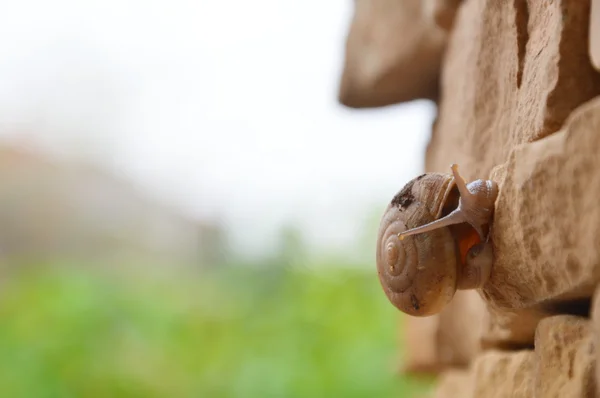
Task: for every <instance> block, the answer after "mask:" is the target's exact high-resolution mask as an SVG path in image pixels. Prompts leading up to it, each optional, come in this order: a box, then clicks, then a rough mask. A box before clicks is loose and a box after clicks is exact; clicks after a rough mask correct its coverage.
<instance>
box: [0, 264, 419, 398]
mask: <svg viewBox="0 0 600 398" xmlns="http://www.w3.org/2000/svg"><path fill="white" fill-rule="evenodd" d="M314 269H318V270H319V271H318V272H317V271H314ZM378 283H379V282H378V280H377V276H376V273H375V272H374V271H372V270H370V269H367V270H365V269H358V268H356V267H355V268H351V267H350V268H348V267H319V266H315V267H311V271H308V269H307V268H301V267H293V268H292V267H252V266H246V267H221V268H218V269H211V270H210V271H206V270H201V269H200V270H199V269H195V270H194V269H191V268H178V267H174V266H173V267H153V266H130V267H127V268H122V269H120V267H118V266H112V267H95V266H83V265H81V266H76V267H73V266H71V267H67V266H63V267H56V266H39V267H23V269H22V270H19V271H18V272H14V273H10V274H9V275H8V276H6V277H4V278H3V279H2V280H1V284H0V396H3V397H19V398H21V397H35V398H45V397H48V398H50V397H61V398H62V397H144V398H150V397H161V398H164V397H211V398H212V397H214V398H218V397H286V398H287V397H410V396H413V395H412V394H417V395H418V394H419V393H423V392H425V391H427V389H428V387H429V384H427V383H426V382H424V381H421V382H419V381H414V380H409V379H406V378H402V377H400V376H398V375H397V366H398V360H399V356H400V352H399V348H398V340H399V332H398V327H399V314H398V312H397V311H396V310H395V309H394V308H393V307H392V306H391V305H390V304H389V303H388V302H387V299H386V298H385V296H384V294H383V292H382V291H381V290H380V287H379V284H378Z"/></svg>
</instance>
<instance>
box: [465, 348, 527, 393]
mask: <svg viewBox="0 0 600 398" xmlns="http://www.w3.org/2000/svg"><path fill="white" fill-rule="evenodd" d="M534 359H535V354H534V353H533V351H531V350H522V351H516V352H501V351H487V352H485V353H484V354H481V355H480V356H478V357H477V358H476V359H475V361H474V362H473V369H472V372H473V376H472V377H473V380H474V391H473V395H472V397H473V398H475V397H477V398H479V397H486V398H501V397H502V398H504V397H512V398H520V397H522V398H531V397H534V395H533V373H534Z"/></svg>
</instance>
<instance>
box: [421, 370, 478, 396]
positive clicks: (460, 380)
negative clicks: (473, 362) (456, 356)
mask: <svg viewBox="0 0 600 398" xmlns="http://www.w3.org/2000/svg"><path fill="white" fill-rule="evenodd" d="M473 385H474V380H473V372H469V371H465V370H454V369H453V370H447V371H445V372H444V373H443V374H441V375H440V377H439V379H438V382H437V386H436V389H435V391H434V393H433V394H432V395H431V396H432V397H433V398H470V397H472V396H473Z"/></svg>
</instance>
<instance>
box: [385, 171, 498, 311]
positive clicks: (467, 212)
mask: <svg viewBox="0 0 600 398" xmlns="http://www.w3.org/2000/svg"><path fill="white" fill-rule="evenodd" d="M451 170H452V174H444V173H427V174H423V175H421V176H419V177H416V178H414V179H413V180H411V181H409V182H408V183H407V184H406V185H405V186H404V188H403V189H402V190H401V191H400V192H399V193H398V194H397V195H396V196H395V197H394V198H393V199H392V201H391V202H390V204H389V205H388V207H387V209H386V211H385V213H384V215H383V217H382V219H381V223H380V227H379V233H378V237H377V254H376V260H377V271H378V275H379V280H380V282H381V285H382V287H383V290H384V292H385V294H386V296H387V297H388V299H389V300H390V302H391V303H392V304H393V305H394V306H396V307H397V308H398V309H399V310H401V311H402V312H405V313H407V314H409V315H414V316H428V315H433V314H436V313H438V312H440V311H441V310H442V308H444V306H445V305H446V304H448V302H450V300H452V298H453V297H454V294H455V292H456V290H457V289H476V288H479V287H481V286H483V284H485V282H486V281H487V280H488V279H489V275H490V272H491V266H492V261H493V252H492V245H491V243H490V242H489V230H490V225H491V222H492V218H493V214H494V203H495V200H496V198H497V196H498V186H497V184H496V183H495V182H494V181H491V180H476V181H473V182H470V183H468V184H467V183H466V181H465V180H464V179H463V178H462V177H461V176H460V174H459V173H458V166H457V165H452V166H451Z"/></svg>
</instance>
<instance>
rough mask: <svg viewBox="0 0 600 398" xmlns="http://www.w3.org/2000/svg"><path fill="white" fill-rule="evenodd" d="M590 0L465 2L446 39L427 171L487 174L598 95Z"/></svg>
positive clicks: (599, 83) (599, 80)
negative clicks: (591, 52)
mask: <svg viewBox="0 0 600 398" xmlns="http://www.w3.org/2000/svg"><path fill="white" fill-rule="evenodd" d="M589 12H590V5H589V1H586V0H555V1H539V0H529V1H525V0H513V1H496V0H466V1H465V2H464V3H463V5H462V6H461V7H460V8H459V11H458V14H457V16H456V21H455V23H454V30H453V31H452V35H451V37H450V40H449V42H448V47H447V52H446V57H445V62H444V68H443V71H442V83H441V90H442V96H441V105H440V110H439V115H438V120H437V123H436V126H435V129H434V132H433V135H432V138H431V141H430V143H429V146H428V148H427V156H426V169H427V171H448V167H449V165H450V164H451V163H459V164H460V165H461V166H462V167H461V170H462V172H463V173H464V176H465V178H467V179H472V178H481V177H486V176H487V175H488V174H489V173H490V171H491V170H492V169H493V168H494V167H495V166H497V165H500V164H503V163H505V162H506V161H507V159H508V157H509V154H510V152H511V151H512V149H513V148H514V147H515V146H516V145H519V144H522V143H525V142H531V141H534V140H537V139H541V138H543V137H546V136H548V135H550V134H552V133H554V132H556V131H557V130H558V129H559V128H560V127H561V125H562V123H563V122H564V120H565V119H566V117H567V116H568V115H569V113H570V112H571V111H572V110H573V109H575V108H576V107H577V106H579V105H580V104H582V103H583V102H585V101H587V100H589V99H591V98H593V97H594V96H596V95H598V94H600V74H598V72H597V71H596V70H595V69H594V68H593V67H592V65H591V63H590V61H589V58H588V23H589Z"/></svg>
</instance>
